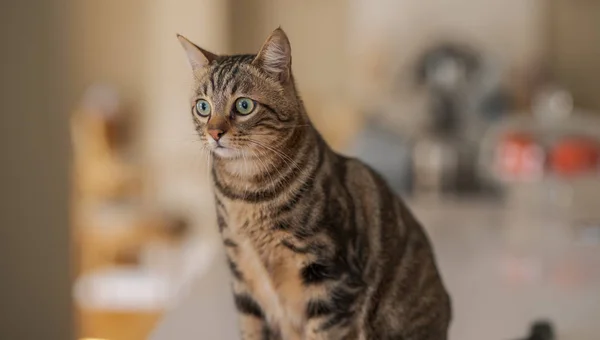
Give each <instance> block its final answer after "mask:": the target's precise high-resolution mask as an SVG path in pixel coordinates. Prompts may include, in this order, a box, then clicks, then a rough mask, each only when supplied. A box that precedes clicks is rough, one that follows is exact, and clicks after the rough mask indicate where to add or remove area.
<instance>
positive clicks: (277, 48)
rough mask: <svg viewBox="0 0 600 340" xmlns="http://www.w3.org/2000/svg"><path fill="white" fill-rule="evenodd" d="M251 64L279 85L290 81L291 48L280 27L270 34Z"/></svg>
mask: <svg viewBox="0 0 600 340" xmlns="http://www.w3.org/2000/svg"><path fill="white" fill-rule="evenodd" d="M252 63H253V64H254V65H256V66H258V67H260V68H262V69H263V70H264V71H266V72H267V73H268V74H270V75H271V76H273V77H274V78H275V79H277V80H279V81H280V82H281V83H286V82H288V81H289V80H290V79H291V75H292V47H291V46H290V41H289V40H288V37H287V35H286V34H285V32H284V31H283V30H282V29H281V27H279V28H277V29H276V30H275V31H273V33H271V35H270V36H269V38H267V41H265V43H264V44H263V46H262V47H261V49H260V51H259V52H258V54H257V55H256V58H254V61H252Z"/></svg>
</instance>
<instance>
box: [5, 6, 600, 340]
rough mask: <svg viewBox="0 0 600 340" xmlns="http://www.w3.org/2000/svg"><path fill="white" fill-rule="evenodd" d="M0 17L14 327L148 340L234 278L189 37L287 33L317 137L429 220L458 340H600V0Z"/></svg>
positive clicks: (257, 38)
mask: <svg viewBox="0 0 600 340" xmlns="http://www.w3.org/2000/svg"><path fill="white" fill-rule="evenodd" d="M0 21H1V23H0V25H2V26H0V28H1V29H0V31H1V32H0V34H1V37H2V41H3V44H2V57H1V58H2V59H0V61H1V65H0V69H1V70H2V73H1V78H2V79H1V82H2V83H1V84H2V86H1V87H0V90H1V91H0V92H2V93H1V96H2V97H1V98H2V100H1V101H0V102H1V103H0V105H1V106H0V107H1V108H2V112H1V117H2V118H1V119H2V124H0V128H1V129H2V133H1V134H0V135H1V138H2V139H1V143H0V145H1V147H2V154H3V156H4V157H3V160H2V170H1V171H2V173H1V177H2V181H3V183H4V182H6V183H5V184H3V187H4V188H5V190H4V191H3V193H2V213H1V214H0V218H1V223H2V225H1V227H0V228H1V229H0V239H1V241H0V242H2V247H0V255H2V256H0V264H1V265H2V271H3V272H6V273H5V274H2V279H1V280H0V294H1V295H0V296H1V297H2V298H1V299H0V300H1V301H7V302H6V303H3V307H2V315H3V317H2V319H3V320H2V321H0V337H1V338H6V339H33V338H38V337H42V336H43V337H44V338H48V339H68V338H77V339H83V338H102V339H111V340H121V339H123V340H135V339H145V338H147V337H149V336H150V335H151V334H152V332H153V330H154V329H155V328H156V327H157V325H159V324H160V320H161V319H163V318H164V317H165V315H168V314H169V313H171V312H170V311H172V310H173V309H177V306H178V305H180V304H181V303H182V299H183V300H185V299H187V297H188V296H190V295H193V292H192V291H193V289H192V288H191V287H192V286H193V285H194V284H193V282H208V281H210V280H212V276H211V275H210V268H212V267H211V264H212V263H213V262H215V261H216V260H215V259H216V258H218V255H217V254H218V253H219V249H220V238H219V235H218V232H217V228H216V223H215V215H214V206H213V202H212V195H211V189H210V184H209V177H208V172H207V169H208V164H207V162H206V159H205V157H206V156H205V155H204V154H202V152H201V151H200V147H199V144H198V143H199V141H198V140H197V138H196V136H195V132H194V129H193V126H192V124H191V120H190V116H189V107H188V96H189V95H190V85H191V73H190V70H189V66H188V63H187V60H186V58H185V55H184V53H183V51H182V50H181V47H180V46H179V43H178V42H177V40H176V39H175V34H176V33H181V34H183V35H185V36H187V37H188V38H190V39H191V40H192V41H194V42H195V43H197V44H198V45H200V46H202V47H203V48H205V49H207V50H210V51H212V52H215V53H224V54H230V53H254V52H256V51H257V49H258V48H259V47H260V46H261V44H262V42H263V41H264V40H265V39H266V37H267V36H268V34H269V33H270V32H271V31H272V30H273V29H274V28H276V27H277V26H279V25H281V26H282V28H283V29H284V30H285V31H286V33H287V34H288V36H289V38H290V40H291V43H292V51H293V58H294V66H293V70H294V74H295V77H296V81H297V83H298V86H299V89H300V91H301V95H302V97H303V99H304V102H305V104H306V106H307V109H308V112H309V114H310V115H311V118H312V119H313V121H314V123H315V125H316V126H317V128H318V129H319V130H320V131H321V132H322V134H323V135H324V137H325V139H326V140H327V141H328V142H329V143H330V144H331V145H332V146H333V147H334V148H335V149H336V150H338V151H340V152H342V153H344V154H348V155H352V156H356V157H359V158H361V159H363V160H364V161H365V162H367V163H368V164H370V165H371V166H372V167H374V168H375V169H377V170H378V171H380V172H381V173H382V174H383V175H384V176H385V177H386V178H387V180H388V182H389V183H390V185H391V186H392V187H393V188H394V190H396V191H397V192H398V194H399V195H402V196H403V197H404V198H405V199H406V200H407V202H408V204H409V205H410V206H411V208H412V209H413V210H414V212H415V214H416V215H417V217H418V218H419V219H420V220H421V221H422V222H423V224H424V226H425V228H426V229H427V231H428V233H429V235H430V237H431V239H432V242H433V243H434V247H435V251H436V253H437V258H438V263H439V266H440V268H441V271H442V275H443V278H444V280H445V282H446V284H447V286H448V289H449V291H450V293H451V295H452V298H453V303H454V306H453V307H454V321H453V324H452V328H451V332H450V339H457V340H458V339H461V340H471V339H473V340H476V339H477V340H480V339H499V340H500V339H517V338H525V337H526V336H527V333H528V328H529V327H530V324H531V323H532V322H534V321H536V320H550V321H551V322H552V324H553V325H554V326H555V328H556V333H557V336H558V339H565V340H579V339H582V340H587V339H598V338H599V337H600V324H599V323H598V322H597V320H599V319H600V203H599V202H600V114H599V113H600V93H599V92H598V91H599V90H598V89H600V1H596V0H525V1H524V0H502V1H500V0H453V1H449V0H430V1H418V0H396V1H391V0H390V1H385V0H328V1H319V0H305V1H275V0H252V1H235V0H179V1H167V0H144V1H142V0H127V1H125V0H119V1H117V0H102V1H93V0H85V1H75V0H53V1H33V0H31V1H20V2H17V1H13V2H11V1H4V2H2V4H1V5H0ZM205 286H206V285H205ZM208 286H210V284H209V285H208ZM204 293H205V294H206V293H207V292H204ZM209 293H210V292H209ZM211 294H212V293H211ZM225 295H226V293H225ZM215 301H217V302H215ZM215 301H213V302H210V303H213V304H214V303H218V300H215ZM199 303H202V302H199ZM205 303H206V304H209V302H205ZM213 307H215V306H209V308H213ZM216 310H218V311H220V309H218V308H217V309H216ZM223 313H229V312H228V311H224V312H223ZM5 315H6V316H5ZM188 316H189V318H190V323H194V322H198V319H199V318H200V316H199V314H194V312H193V311H192V312H190V313H188ZM225 319H226V318H225V317H224V318H223V320H225ZM34 325H35V326H37V327H33V326H34ZM219 326H220V325H218V324H217V325H213V327H219ZM163 327H167V328H168V327H169V326H168V325H166V326H165V325H164V323H163ZM227 327H229V325H228V324H227V323H226V322H223V324H222V328H227ZM180 331H181V332H184V331H182V330H180ZM173 332H175V331H173ZM171 336H172V338H177V339H180V338H181V339H186V338H188V337H191V335H190V334H185V333H181V334H176V333H171ZM157 338H158V337H157ZM169 338H171V337H169Z"/></svg>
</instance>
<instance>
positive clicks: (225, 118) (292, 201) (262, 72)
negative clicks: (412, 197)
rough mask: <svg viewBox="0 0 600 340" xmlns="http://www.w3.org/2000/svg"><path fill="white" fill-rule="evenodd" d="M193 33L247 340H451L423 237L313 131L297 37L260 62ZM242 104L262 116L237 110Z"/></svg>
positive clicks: (371, 178) (379, 188)
mask: <svg viewBox="0 0 600 340" xmlns="http://www.w3.org/2000/svg"><path fill="white" fill-rule="evenodd" d="M179 38H180V41H181V42H182V45H183V46H184V48H185V50H186V52H187V54H188V57H189V59H190V62H191V64H192V67H193V71H194V77H195V79H196V82H195V86H194V97H193V98H192V105H191V106H192V114H193V117H194V123H195V126H196V130H197V131H198V133H199V135H200V138H201V139H202V141H203V143H204V146H205V147H206V148H207V149H208V150H209V151H210V152H211V154H212V155H213V157H212V158H213V165H212V176H213V183H214V187H215V199H216V203H217V216H218V224H219V228H220V230H221V233H222V236H223V240H224V245H225V247H226V249H227V254H228V258H229V265H230V267H231V271H232V277H233V279H232V280H233V290H234V294H235V301H236V305H237V308H238V309H239V311H240V318H241V331H242V337H243V339H286V340H287V339H307V340H310V339H315V340H316V339H364V340H366V339H404V340H414V339H419V340H421V339H423V340H443V339H446V334H447V329H448V324H449V322H450V314H451V313H450V299H449V297H448V294H447V293H446V290H445V289H444V286H443V284H442V281H441V278H440V276H439V274H438V271H437V269H436V264H435V261H434V256H433V253H432V249H431V246H430V244H429V241H428V239H427V237H426V235H425V233H424V231H423V229H422V228H421V226H420V225H419V223H418V222H417V221H416V220H415V219H414V218H413V216H412V215H411V213H410V212H409V211H408V210H407V208H406V207H405V206H404V205H403V203H402V202H401V200H400V199H399V198H398V197H397V196H395V195H394V194H393V193H392V192H391V190H390V189H389V188H388V186H387V185H386V183H385V182H384V181H383V180H382V179H381V177H380V176H379V175H378V174H376V173H375V172H374V171H373V170H371V169H370V168H369V167H367V166H366V165H364V164H363V163H361V162H360V161H358V160H355V159H350V158H346V157H343V156H341V155H339V154H337V153H335V152H334V151H332V150H331V149H330V148H329V147H328V146H327V144H326V143H325V142H324V141H323V139H322V138H321V136H320V135H319V133H318V132H317V131H316V130H315V129H314V128H313V126H312V125H311V123H310V120H309V119H308V116H307V115H306V112H305V111H304V106H303V104H302V101H301V100H300V98H299V97H298V94H297V92H296V89H295V85H294V79H293V75H292V72H291V49H290V45H289V42H288V39H287V37H286V35H285V33H284V32H283V31H282V30H281V29H277V30H275V31H274V32H273V34H272V35H271V36H270V37H269V39H268V40H267V42H266V43H265V44H264V45H263V47H262V49H261V50H260V52H259V53H258V54H257V55H256V56H254V55H238V56H216V55H214V54H211V53H209V52H207V51H205V50H202V49H200V48H199V47H197V46H195V45H193V44H192V43H191V42H189V41H187V40H186V39H185V38H183V37H179ZM239 98H250V99H251V100H253V102H254V103H255V108H254V110H253V111H252V113H250V114H249V115H242V114H240V113H239V112H236V109H235V107H236V106H235V105H236V100H237V99H239ZM198 100H206V101H207V102H208V103H209V104H210V106H211V112H210V115H208V116H207V117H201V116H200V115H198V112H197V111H196V109H195V105H196V103H197V101H198ZM215 131H216V132H218V134H217V133H216V132H215ZM211 135H215V136H216V135H218V136H221V137H220V139H219V140H218V142H217V141H215V140H214V138H213V137H211Z"/></svg>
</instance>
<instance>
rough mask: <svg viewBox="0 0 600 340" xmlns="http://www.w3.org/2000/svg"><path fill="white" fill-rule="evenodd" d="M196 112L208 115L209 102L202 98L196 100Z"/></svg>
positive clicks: (202, 115) (200, 114) (204, 115)
mask: <svg viewBox="0 0 600 340" xmlns="http://www.w3.org/2000/svg"><path fill="white" fill-rule="evenodd" d="M196 113H197V114H198V115H199V116H201V117H208V115H210V104H209V103H208V102H207V101H206V100H204V99H200V100H198V101H197V102H196Z"/></svg>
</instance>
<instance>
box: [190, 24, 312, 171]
mask: <svg viewBox="0 0 600 340" xmlns="http://www.w3.org/2000/svg"><path fill="white" fill-rule="evenodd" d="M178 39H179V41H180V42H181V44H182V46H183V48H184V50H185V52H186V54H187V57H188V59H189V62H190V64H191V66H192V71H193V75H194V87H193V97H192V100H191V103H190V104H191V105H190V109H191V113H192V115H193V119H194V122H195V125H196V130H197V132H198V133H199V135H200V139H201V140H202V143H204V144H205V146H206V147H207V149H208V150H210V151H211V153H212V154H213V155H214V156H215V157H217V158H219V159H240V158H252V157H260V156H261V155H262V154H265V153H269V150H277V149H280V147H281V143H283V142H284V141H285V140H286V139H287V138H288V137H289V136H291V134H292V131H293V130H294V129H296V128H297V127H299V126H305V125H306V124H307V122H306V117H305V114H304V113H303V110H302V107H301V105H302V104H301V103H300V101H299V100H298V97H297V95H296V90H295V86H294V80H293V76H292V70H291V66H292V56H291V47H290V43H289V40H288V38H287V36H286V34H285V33H284V32H283V30H282V29H281V28H278V29H276V30H275V31H273V33H272V34H271V35H270V36H269V38H268V39H267V40H266V42H265V43H264V44H263V46H262V48H261V49H260V51H259V52H258V53H257V54H256V55H231V56H226V55H223V56H221V55H216V54H213V53H210V52H208V51H206V50H204V49H202V48H200V47H198V46H196V45H195V44H193V43H192V42H190V41H189V40H187V39H186V38H184V37H183V36H180V35H179V36H178Z"/></svg>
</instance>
